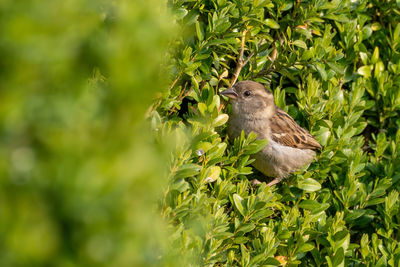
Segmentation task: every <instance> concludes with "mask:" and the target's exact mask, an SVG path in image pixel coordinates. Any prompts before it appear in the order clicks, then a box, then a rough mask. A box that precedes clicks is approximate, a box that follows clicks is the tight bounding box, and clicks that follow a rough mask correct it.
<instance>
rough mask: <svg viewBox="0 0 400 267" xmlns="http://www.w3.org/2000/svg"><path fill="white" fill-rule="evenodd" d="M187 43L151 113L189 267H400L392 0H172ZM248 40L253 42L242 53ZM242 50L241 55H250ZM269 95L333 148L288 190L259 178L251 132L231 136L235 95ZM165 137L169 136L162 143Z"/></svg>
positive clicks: (169, 212)
mask: <svg viewBox="0 0 400 267" xmlns="http://www.w3.org/2000/svg"><path fill="white" fill-rule="evenodd" d="M169 7H170V8H171V9H172V10H173V13H174V17H175V20H176V24H177V25H178V26H179V29H180V38H178V39H177V40H176V41H175V42H173V44H171V50H170V53H169V56H170V61H171V62H172V63H171V64H170V65H169V66H170V75H171V76H170V81H171V82H170V87H169V89H168V91H166V92H165V93H164V94H163V96H162V97H160V98H159V99H158V100H157V101H156V102H155V104H154V106H153V110H154V111H153V113H152V117H151V121H152V126H153V129H154V131H155V133H156V136H157V140H159V142H160V143H163V142H166V143H168V144H169V146H171V147H175V148H174V153H173V155H172V157H171V162H170V175H169V186H168V188H167V190H166V192H165V195H164V198H163V200H162V204H161V205H162V213H163V216H164V217H165V218H166V219H167V220H168V221H169V225H170V228H171V230H172V231H173V234H172V235H171V236H170V244H171V248H172V251H171V252H170V254H171V255H175V256H177V258H180V259H182V260H183V262H182V264H183V266H189V265H197V264H199V265H201V266H215V265H217V266H222V265H223V266H267V265H279V264H281V263H285V262H286V264H288V265H290V266H293V265H299V264H300V265H302V266H320V265H322V266H365V265H367V266H399V264H400V243H399V241H400V232H399V230H400V202H399V189H400V188H399V187H400V186H399V185H400V183H399V178H400V166H399V163H400V130H398V129H399V126H400V119H399V115H400V54H399V49H400V23H399V21H400V8H399V7H400V5H398V4H397V3H396V2H395V1H362V0H361V1H332V2H329V1H326V0H318V1H290V0H277V1H269V0H258V1H256V0H254V1H253V0H251V1H235V0H232V1H228V0H209V1H200V0H192V1H185V0H170V1H169ZM242 44H243V46H242ZM242 49H243V50H242ZM241 50H242V51H243V59H242V60H246V59H249V61H248V64H247V65H246V66H244V67H243V69H242V70H241V72H240V75H239V80H243V79H250V80H256V81H259V82H261V83H263V84H265V85H266V86H267V87H269V88H270V89H271V90H272V91H273V93H274V96H275V100H276V104H277V105H278V106H280V107H281V108H283V109H284V110H286V111H287V112H288V113H289V114H290V115H291V116H292V117H293V118H295V120H296V121H297V122H298V123H299V124H300V125H302V126H304V127H305V128H307V129H309V130H310V132H311V133H312V134H314V135H315V136H316V138H317V139H318V141H319V142H320V143H321V144H322V145H323V146H324V148H323V149H322V151H321V153H320V154H319V156H318V162H315V163H313V164H311V166H310V167H309V168H308V169H307V170H302V171H299V172H298V173H296V174H294V175H292V176H291V177H290V178H289V179H288V180H286V181H284V182H282V183H281V184H279V185H277V186H275V187H273V188H267V187H266V186H265V185H261V186H259V187H253V186H251V184H250V182H249V179H252V178H255V177H256V178H259V179H260V178H262V175H261V174H260V173H257V172H256V171H255V170H254V169H252V168H251V165H249V164H250V163H251V159H250V154H252V153H254V152H255V151H257V150H258V149H260V147H262V146H263V145H265V143H264V142H262V141H255V136H249V137H247V138H245V137H244V136H242V138H240V140H230V141H228V140H227V138H226V130H225V122H226V121H227V118H228V116H227V115H226V113H228V110H229V105H228V106H226V104H225V105H224V106H223V104H222V103H223V100H222V98H221V97H220V96H219V94H218V93H219V92H220V91H221V90H223V89H224V88H227V87H229V86H230V85H231V84H230V83H231V82H230V80H231V77H232V75H233V73H234V70H235V69H236V66H237V65H238V62H239V60H240V59H241V58H240V54H241ZM166 140H168V141H166Z"/></svg>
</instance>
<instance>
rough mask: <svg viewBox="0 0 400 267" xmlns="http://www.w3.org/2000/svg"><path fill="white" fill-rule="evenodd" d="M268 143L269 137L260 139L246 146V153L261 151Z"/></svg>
mask: <svg viewBox="0 0 400 267" xmlns="http://www.w3.org/2000/svg"><path fill="white" fill-rule="evenodd" d="M267 144H268V140H267V139H259V140H256V141H254V142H253V143H251V144H250V145H248V146H247V147H245V148H244V154H245V155H250V154H255V153H257V152H259V151H261V150H262V149H263V148H264V147H265V146H266V145H267Z"/></svg>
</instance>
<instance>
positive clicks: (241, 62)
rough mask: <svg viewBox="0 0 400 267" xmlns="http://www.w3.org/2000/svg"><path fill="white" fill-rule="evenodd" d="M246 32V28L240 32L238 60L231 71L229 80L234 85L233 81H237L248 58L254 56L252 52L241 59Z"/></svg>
mask: <svg viewBox="0 0 400 267" xmlns="http://www.w3.org/2000/svg"><path fill="white" fill-rule="evenodd" d="M246 34H247V30H244V31H243V34H242V43H241V45H240V52H239V57H238V62H237V65H236V69H235V71H234V72H233V75H232V78H231V81H230V85H231V86H232V85H234V84H235V82H236V81H237V79H238V77H239V74H240V72H241V71H242V68H243V67H244V66H245V65H246V64H247V63H248V62H249V60H250V59H251V58H252V56H254V52H253V53H251V54H250V55H249V56H248V57H247V58H246V59H245V60H244V59H243V54H244V46H245V44H246Z"/></svg>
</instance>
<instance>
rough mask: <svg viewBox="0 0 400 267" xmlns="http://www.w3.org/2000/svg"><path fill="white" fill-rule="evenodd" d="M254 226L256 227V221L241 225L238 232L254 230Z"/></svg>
mask: <svg viewBox="0 0 400 267" xmlns="http://www.w3.org/2000/svg"><path fill="white" fill-rule="evenodd" d="M254 228H256V226H255V225H254V223H245V224H242V225H240V226H239V227H238V229H236V232H243V233H248V232H250V231H253V229H254Z"/></svg>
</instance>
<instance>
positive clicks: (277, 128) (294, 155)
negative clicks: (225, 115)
mask: <svg viewBox="0 0 400 267" xmlns="http://www.w3.org/2000/svg"><path fill="white" fill-rule="evenodd" d="M221 94H222V95H225V96H227V97H229V98H230V99H231V102H232V111H231V114H230V115H229V121H228V135H229V137H230V138H231V139H234V138H236V137H238V136H240V134H241V132H242V130H244V132H245V134H246V135H248V134H249V133H250V132H254V133H256V134H257V136H258V137H257V138H259V139H267V140H268V144H267V145H266V147H265V148H263V149H262V150H261V151H259V152H258V153H256V154H254V155H253V158H254V159H255V161H254V162H253V163H252V165H253V166H254V167H255V168H256V169H257V170H259V171H260V172H262V173H263V174H264V175H266V176H269V177H274V178H275V179H274V180H272V181H271V182H270V183H269V184H268V185H269V186H272V185H274V184H276V183H279V182H280V181H281V180H283V179H284V178H286V177H287V176H288V175H289V174H290V173H292V172H295V171H296V170H299V169H300V168H301V167H303V166H305V165H306V164H308V163H310V162H311V161H312V160H313V159H314V158H315V151H314V150H317V149H321V145H320V144H319V143H318V142H317V140H315V138H314V137H313V136H312V135H311V134H310V133H309V132H308V131H307V130H305V129H303V128H301V127H300V126H299V125H298V124H297V123H296V122H295V121H294V120H293V118H292V117H290V116H289V115H288V114H287V113H286V112H285V111H283V110H282V109H280V108H279V107H277V106H276V105H275V102H274V96H273V94H272V93H271V92H270V91H269V90H268V89H266V88H265V87H264V86H263V85H261V84H260V83H257V82H253V81H241V82H238V83H236V84H235V85H234V86H233V87H232V88H229V89H227V90H225V91H223V92H221ZM256 182H258V181H256ZM258 183H259V182H258Z"/></svg>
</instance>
